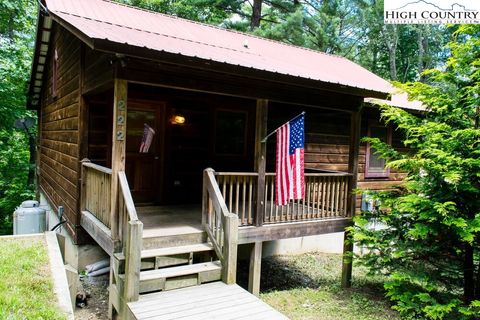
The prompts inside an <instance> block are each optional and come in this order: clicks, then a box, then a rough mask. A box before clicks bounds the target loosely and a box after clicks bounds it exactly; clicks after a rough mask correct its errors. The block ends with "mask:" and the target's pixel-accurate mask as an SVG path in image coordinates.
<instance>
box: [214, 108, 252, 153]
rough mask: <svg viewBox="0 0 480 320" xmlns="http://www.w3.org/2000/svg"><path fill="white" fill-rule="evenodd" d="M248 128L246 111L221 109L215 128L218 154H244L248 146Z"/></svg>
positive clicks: (216, 151)
mask: <svg viewBox="0 0 480 320" xmlns="http://www.w3.org/2000/svg"><path fill="white" fill-rule="evenodd" d="M246 129H247V113H246V112H243V111H226V110H219V111H218V112H217V121H216V129H215V153H216V154H217V155H227V156H244V155H245V153H246V147H247V143H246V137H247V130H246Z"/></svg>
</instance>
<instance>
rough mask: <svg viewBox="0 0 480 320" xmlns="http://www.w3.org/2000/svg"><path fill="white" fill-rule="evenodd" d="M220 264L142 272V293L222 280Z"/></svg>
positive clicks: (212, 263) (203, 264)
mask: <svg viewBox="0 0 480 320" xmlns="http://www.w3.org/2000/svg"><path fill="white" fill-rule="evenodd" d="M221 273H222V266H221V265H220V262H218V261H215V262H205V263H197V264H191V265H184V266H178V267H170V268H164V269H157V270H149V271H142V272H140V293H141V294H142V293H146V292H153V291H159V290H161V291H168V290H173V289H178V288H184V287H191V286H196V285H199V284H202V283H206V282H212V281H217V280H220V278H221Z"/></svg>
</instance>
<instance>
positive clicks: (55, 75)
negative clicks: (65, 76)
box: [52, 48, 58, 98]
mask: <svg viewBox="0 0 480 320" xmlns="http://www.w3.org/2000/svg"><path fill="white" fill-rule="evenodd" d="M57 82H58V51H57V49H56V48H55V50H54V51H53V66H52V97H54V98H56V97H57V95H58V83H57Z"/></svg>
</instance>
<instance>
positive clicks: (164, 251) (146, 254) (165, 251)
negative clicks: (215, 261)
mask: <svg viewBox="0 0 480 320" xmlns="http://www.w3.org/2000/svg"><path fill="white" fill-rule="evenodd" d="M212 250H213V246H212V245H211V244H209V243H197V244H190V245H186V246H178V247H166V248H156V249H146V250H142V253H141V257H142V259H146V258H154V257H162V256H171V255H178V254H182V253H196V252H205V251H212ZM115 256H116V257H117V259H118V260H125V256H124V255H123V253H116V254H115Z"/></svg>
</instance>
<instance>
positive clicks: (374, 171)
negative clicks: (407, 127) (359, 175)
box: [365, 124, 392, 178]
mask: <svg viewBox="0 0 480 320" xmlns="http://www.w3.org/2000/svg"><path fill="white" fill-rule="evenodd" d="M368 136H369V137H373V138H379V139H380V140H381V141H383V142H385V143H388V144H391V143H392V131H391V128H390V127H385V126H382V125H380V124H374V125H369V127H368ZM389 174H390V169H387V168H385V159H381V158H380V157H379V155H377V154H375V149H373V148H372V147H371V146H370V144H369V143H368V144H367V154H366V161H365V178H386V177H388V175H389Z"/></svg>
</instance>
